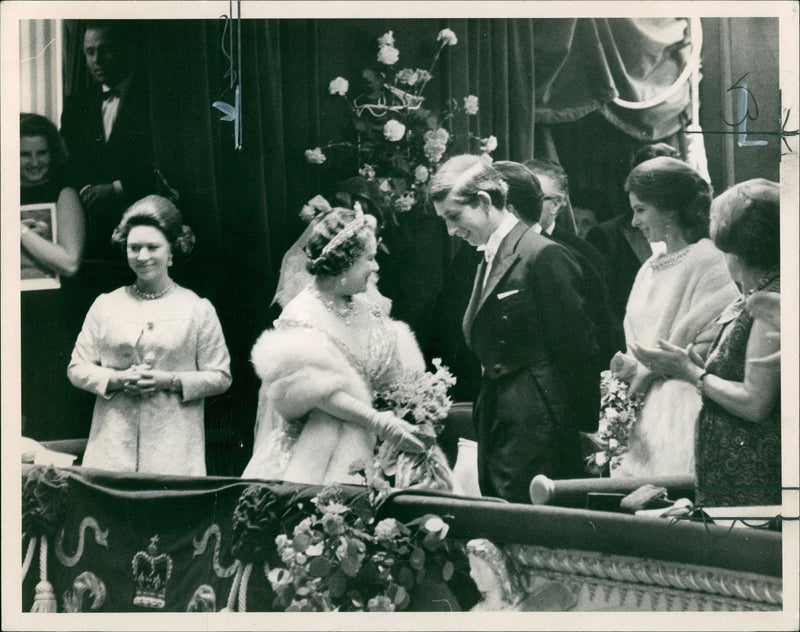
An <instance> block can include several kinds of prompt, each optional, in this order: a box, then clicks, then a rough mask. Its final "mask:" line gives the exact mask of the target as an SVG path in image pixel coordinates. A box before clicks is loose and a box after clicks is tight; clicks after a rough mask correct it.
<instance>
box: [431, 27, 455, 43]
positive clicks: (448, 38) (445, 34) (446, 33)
mask: <svg viewBox="0 0 800 632" xmlns="http://www.w3.org/2000/svg"><path fill="white" fill-rule="evenodd" d="M440 40H441V41H442V42H444V44H447V45H448V46H455V45H456V44H458V38H457V37H456V34H455V33H453V31H451V30H450V29H442V30H441V31H439V35H437V36H436V41H440Z"/></svg>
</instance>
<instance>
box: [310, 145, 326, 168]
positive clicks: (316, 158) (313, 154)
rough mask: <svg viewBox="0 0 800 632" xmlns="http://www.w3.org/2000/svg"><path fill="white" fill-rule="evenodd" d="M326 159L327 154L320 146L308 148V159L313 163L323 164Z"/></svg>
mask: <svg viewBox="0 0 800 632" xmlns="http://www.w3.org/2000/svg"><path fill="white" fill-rule="evenodd" d="M325 159H326V156H325V154H323V153H322V149H321V148H320V147H315V148H314V149H306V160H307V161H308V162H310V163H311V164H312V165H321V164H322V163H323V162H325Z"/></svg>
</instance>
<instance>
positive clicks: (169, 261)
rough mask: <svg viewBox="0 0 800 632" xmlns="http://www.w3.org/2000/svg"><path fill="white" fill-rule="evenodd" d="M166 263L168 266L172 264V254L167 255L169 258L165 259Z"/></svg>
mask: <svg viewBox="0 0 800 632" xmlns="http://www.w3.org/2000/svg"><path fill="white" fill-rule="evenodd" d="M167 265H168V266H171V265H172V255H170V256H169V259H167Z"/></svg>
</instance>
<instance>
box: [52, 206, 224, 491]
mask: <svg viewBox="0 0 800 632" xmlns="http://www.w3.org/2000/svg"><path fill="white" fill-rule="evenodd" d="M112 242H113V243H114V244H116V245H118V246H119V247H120V248H121V249H122V250H123V251H124V252H125V253H126V256H127V260H128V266H129V267H130V268H131V270H132V271H133V272H134V274H135V275H136V281H135V282H134V283H133V284H132V285H128V286H123V287H120V288H118V289H116V290H114V291H113V292H109V293H108V294H101V295H100V296H98V297H97V299H96V300H95V301H94V304H93V305H92V307H91V308H90V309H89V313H88V314H87V315H86V320H85V321H84V323H83V328H82V329H81V333H80V334H79V336H78V340H77V341H76V343H75V348H74V350H73V352H72V361H71V362H70V365H69V368H68V370H67V374H68V376H69V379H70V381H71V382H72V383H73V384H74V385H75V386H77V387H78V388H81V389H83V390H86V391H89V392H90V393H93V394H95V395H96V396H97V398H96V402H95V408H94V414H93V416H92V426H91V431H90V433H89V442H88V445H87V446H86V453H85V455H84V457H83V465H84V466H87V467H96V468H102V469H106V470H114V471H123V472H147V473H150V474H176V475H183V476H204V475H205V473H206V461H205V430H204V425H203V417H204V399H205V398H206V397H211V396H212V395H218V394H220V393H224V392H225V391H226V390H228V387H229V386H230V384H231V374H230V356H229V354H228V349H227V347H226V346H225V338H224V336H223V334H222V327H221V326H220V323H219V319H218V318H217V313H216V311H215V310H214V307H213V305H211V303H210V302H209V301H208V300H207V299H204V298H200V297H199V296H198V295H197V294H195V293H194V292H193V291H191V290H189V289H187V288H184V287H181V286H179V285H178V284H176V283H175V282H174V281H173V280H172V279H171V278H170V275H169V269H170V267H171V266H172V265H173V261H175V260H177V259H178V258H180V257H183V256H185V255H187V254H188V253H189V252H190V251H191V250H192V248H193V246H194V235H193V233H192V231H191V229H189V227H188V226H184V225H183V219H182V217H181V213H180V211H178V209H177V208H175V205H174V204H172V202H170V201H169V200H167V199H166V198H163V197H160V196H158V195H149V196H147V197H145V198H143V199H141V200H139V201H138V202H136V203H134V204H133V205H132V206H131V207H130V208H129V209H128V210H127V211H125V213H124V214H123V215H122V220H121V221H120V223H119V225H118V226H117V227H116V228H115V229H114V233H113V236H112Z"/></svg>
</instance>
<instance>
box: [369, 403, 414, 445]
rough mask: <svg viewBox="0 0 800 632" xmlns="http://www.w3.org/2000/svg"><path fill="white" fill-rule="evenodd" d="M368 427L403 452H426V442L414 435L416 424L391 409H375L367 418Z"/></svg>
mask: <svg viewBox="0 0 800 632" xmlns="http://www.w3.org/2000/svg"><path fill="white" fill-rule="evenodd" d="M365 421H366V427H367V428H369V429H370V430H372V432H374V433H375V434H376V435H378V437H379V438H381V439H383V440H384V441H388V442H389V443H391V444H393V445H395V446H397V448H398V449H400V450H402V451H403V452H425V449H426V447H425V444H424V443H423V442H422V441H420V440H419V439H418V438H417V437H416V436H414V426H413V425H412V424H410V423H408V422H407V421H404V420H403V419H400V418H399V417H397V416H395V415H394V414H392V413H391V412H389V411H384V412H378V411H374V412H373V413H372V414H371V415H369V417H367V418H366V419H365Z"/></svg>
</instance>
